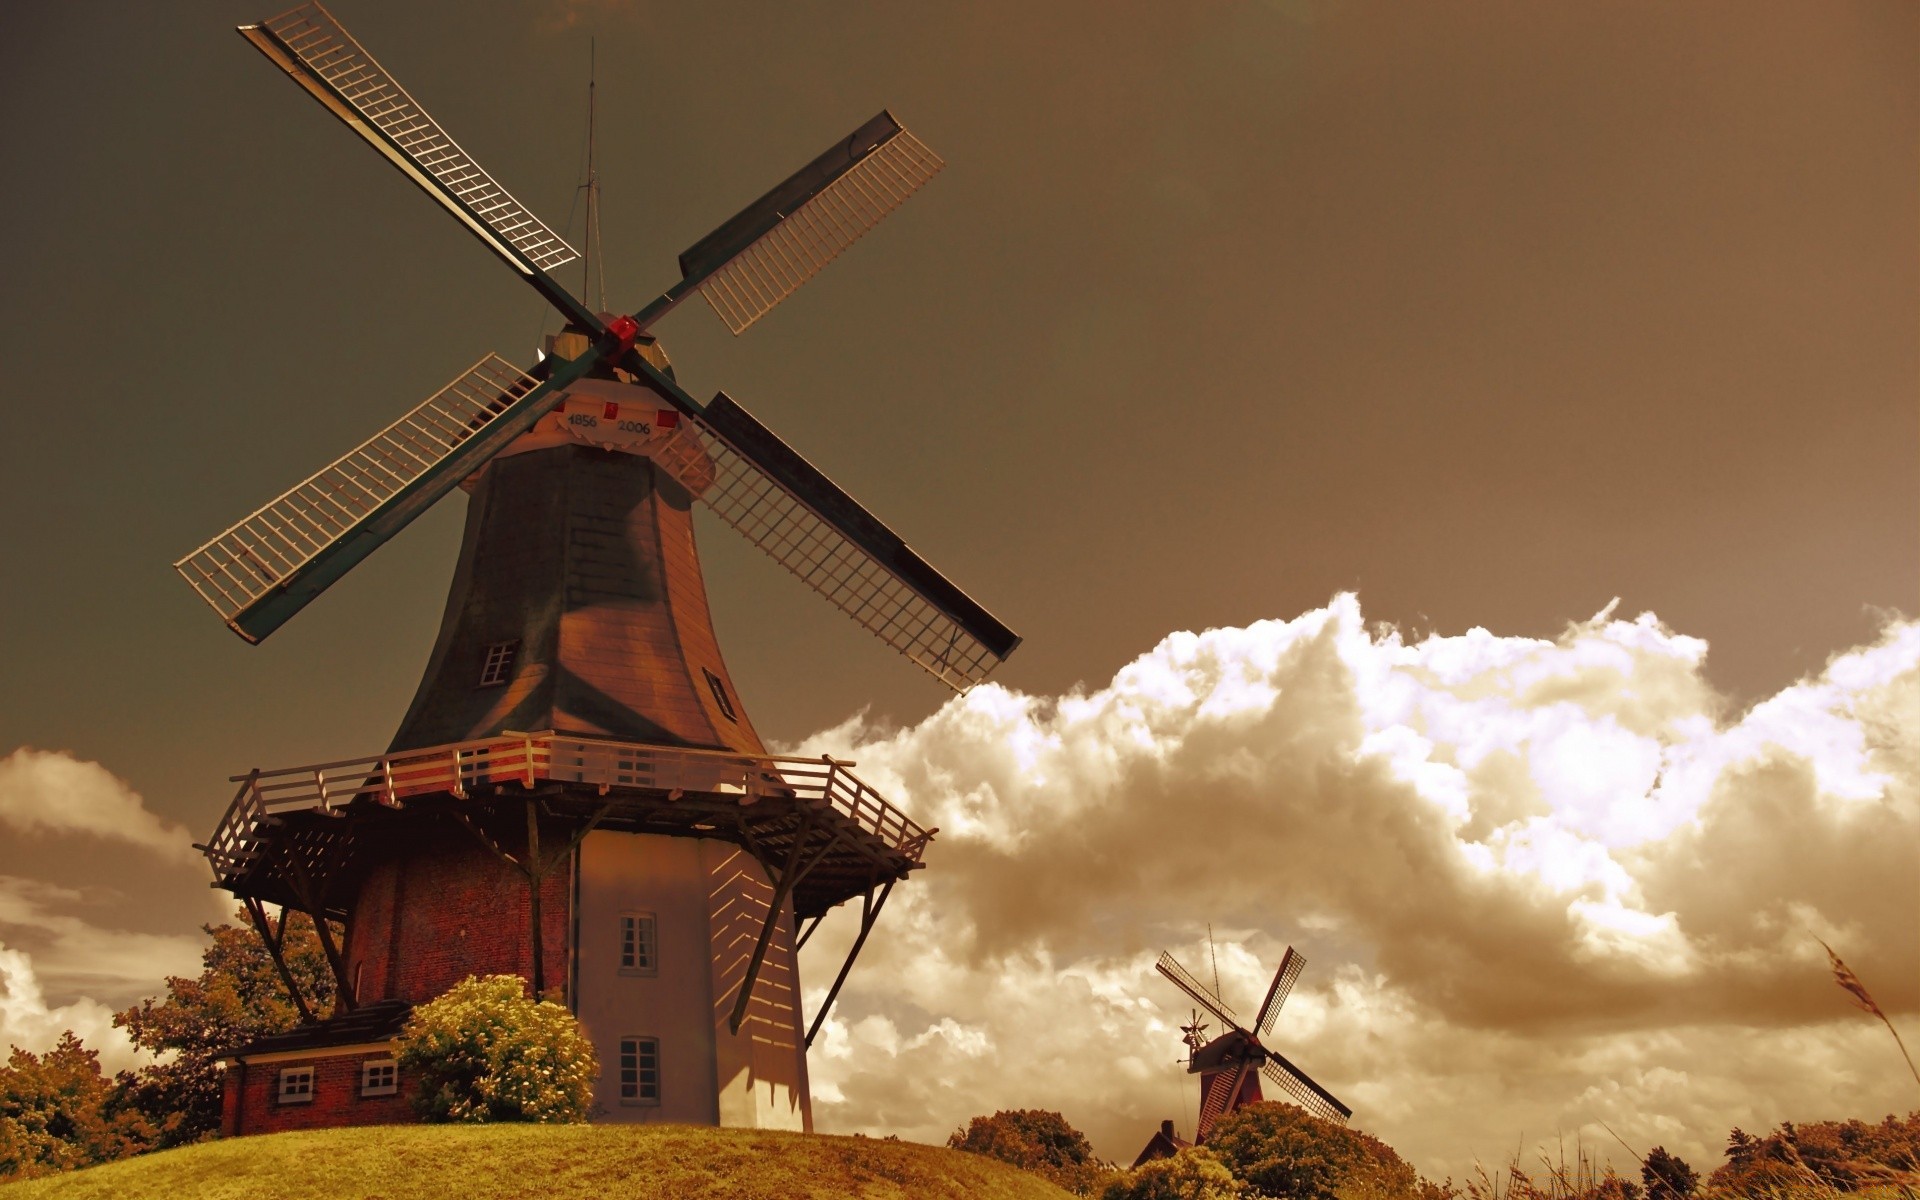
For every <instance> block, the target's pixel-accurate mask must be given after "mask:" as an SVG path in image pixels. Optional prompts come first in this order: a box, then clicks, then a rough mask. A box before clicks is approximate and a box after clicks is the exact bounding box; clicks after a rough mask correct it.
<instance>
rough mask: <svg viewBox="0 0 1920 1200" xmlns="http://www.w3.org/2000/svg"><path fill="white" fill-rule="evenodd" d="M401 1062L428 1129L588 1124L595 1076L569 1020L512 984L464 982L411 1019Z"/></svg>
mask: <svg viewBox="0 0 1920 1200" xmlns="http://www.w3.org/2000/svg"><path fill="white" fill-rule="evenodd" d="M397 1060H398V1062H399V1064H400V1069H401V1070H403V1071H407V1072H409V1073H411V1074H414V1075H415V1076H416V1077H417V1078H418V1079H419V1080H420V1090H419V1091H418V1092H417V1093H416V1094H415V1096H414V1100H413V1106H414V1109H415V1111H417V1112H418V1113H419V1114H420V1116H421V1117H422V1118H424V1119H425V1120H428V1121H462V1122H472V1123H479V1122H486V1121H537V1122H541V1123H555V1122H579V1121H585V1120H586V1119H587V1116H588V1114H589V1113H590V1112H591V1111H592V1108H593V1081H594V1079H595V1078H597V1077H598V1076H599V1074H600V1064H599V1060H598V1059H596V1058H595V1057H594V1053H593V1043H592V1042H590V1041H588V1040H587V1035H586V1033H585V1032H584V1031H583V1030H582V1029H581V1028H580V1023H579V1022H578V1021H576V1020H575V1019H574V1017H573V1014H572V1013H570V1012H568V1011H567V1010H566V1008H565V1006H563V1005H560V1004H556V1003H554V1002H553V1001H551V1000H538V1001H536V1000H534V999H532V998H531V997H529V996H528V995H527V985H526V981H525V980H523V979H521V978H520V977H519V976H518V975H488V976H486V977H485V978H480V977H475V976H469V977H467V978H466V979H463V980H461V981H460V982H459V983H456V984H454V985H453V986H452V987H450V988H448V989H447V990H446V991H445V992H442V993H441V994H440V995H439V996H438V997H436V998H434V999H432V1000H429V1001H427V1002H426V1003H425V1004H422V1005H420V1006H419V1007H418V1008H416V1009H414V1010H413V1015H412V1016H411V1017H409V1018H408V1019H407V1024H406V1027H405V1028H404V1029H402V1030H401V1031H400V1038H399V1054H398V1056H397Z"/></svg>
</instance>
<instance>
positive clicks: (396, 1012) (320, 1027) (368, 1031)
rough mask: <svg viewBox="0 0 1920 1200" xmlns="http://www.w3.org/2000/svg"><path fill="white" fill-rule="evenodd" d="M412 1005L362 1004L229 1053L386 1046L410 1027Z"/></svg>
mask: <svg viewBox="0 0 1920 1200" xmlns="http://www.w3.org/2000/svg"><path fill="white" fill-rule="evenodd" d="M412 1012H413V1005H411V1004H408V1003H407V1002H406V1001H404V1000H381V1001H377V1002H375V1003H373V1004H363V1005H361V1006H360V1007H359V1008H356V1009H354V1010H353V1011H352V1012H348V1013H342V1014H340V1015H339V1016H337V1017H328V1018H327V1019H326V1020H324V1021H316V1022H315V1023H313V1024H311V1025H299V1026H296V1027H294V1028H292V1029H289V1030H287V1032H285V1033H270V1034H268V1035H267V1036H265V1037H261V1038H255V1039H254V1040H253V1041H251V1042H248V1043H247V1044H246V1045H244V1046H241V1047H240V1048H238V1049H236V1050H233V1051H231V1052H230V1054H231V1057H234V1058H242V1059H244V1058H251V1057H253V1056H254V1055H256V1054H284V1053H286V1052H287V1051H290V1050H324V1049H326V1048H327V1047H329V1046H359V1045H364V1044H366V1043H368V1042H384V1041H387V1040H389V1039H391V1038H393V1037H394V1036H396V1035H397V1034H399V1032H400V1027H401V1026H402V1025H405V1024H406V1023H407V1016H408V1014H410V1013H412Z"/></svg>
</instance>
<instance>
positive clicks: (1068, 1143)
mask: <svg viewBox="0 0 1920 1200" xmlns="http://www.w3.org/2000/svg"><path fill="white" fill-rule="evenodd" d="M947 1147H948V1148H949V1149H952V1150H964V1151H966V1152H967V1153H969V1154H984V1155H986V1156H987V1157H988V1158H997V1159H999V1160H1000V1161H1001V1162H1004V1163H1012V1164H1013V1165H1014V1166H1016V1167H1019V1168H1021V1169H1022V1170H1026V1171H1032V1172H1033V1173H1034V1174H1036V1175H1038V1176H1040V1177H1041V1178H1043V1179H1045V1180H1047V1181H1048V1182H1050V1183H1052V1184H1053V1185H1055V1186H1056V1187H1060V1188H1064V1189H1065V1190H1067V1191H1069V1192H1072V1193H1073V1194H1074V1195H1076V1196H1090V1195H1092V1194H1093V1193H1095V1192H1096V1191H1098V1190H1099V1188H1100V1185H1101V1184H1102V1183H1103V1182H1105V1180H1106V1177H1107V1175H1108V1173H1109V1172H1110V1171H1111V1168H1110V1167H1109V1166H1107V1165H1105V1164H1103V1163H1101V1161H1100V1160H1099V1159H1097V1158H1095V1157H1094V1156H1093V1146H1092V1145H1091V1144H1090V1143H1088V1141H1087V1135H1086V1134H1084V1133H1081V1132H1080V1131H1079V1130H1078V1129H1075V1128H1074V1127H1073V1126H1071V1125H1069V1124H1067V1119H1066V1118H1065V1117H1063V1116H1061V1115H1060V1114H1059V1113H1057V1112H1048V1111H1046V1110H1045V1109H1039V1108H1016V1109H1002V1110H1000V1111H999V1112H996V1113H994V1114H993V1115H992V1116H990V1117H975V1118H973V1120H971V1121H969V1122H967V1125H966V1128H964V1129H956V1130H954V1131H953V1134H952V1136H950V1137H948V1138H947Z"/></svg>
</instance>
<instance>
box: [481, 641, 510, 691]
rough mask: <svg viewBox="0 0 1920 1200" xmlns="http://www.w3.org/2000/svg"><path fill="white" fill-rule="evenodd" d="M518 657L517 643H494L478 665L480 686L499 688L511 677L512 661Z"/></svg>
mask: <svg viewBox="0 0 1920 1200" xmlns="http://www.w3.org/2000/svg"><path fill="white" fill-rule="evenodd" d="M518 657H520V643H519V641H517V640H515V641H511V642H495V643H494V644H493V645H491V646H488V647H487V657H486V661H484V662H482V663H481V664H480V686H481V687H499V686H500V685H501V684H503V683H505V682H506V681H507V680H508V679H510V678H511V677H512V676H513V660H514V659H516V658H518Z"/></svg>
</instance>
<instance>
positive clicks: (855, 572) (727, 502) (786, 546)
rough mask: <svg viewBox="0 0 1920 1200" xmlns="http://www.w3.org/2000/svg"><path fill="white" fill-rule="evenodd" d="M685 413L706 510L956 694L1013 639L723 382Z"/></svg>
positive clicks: (1004, 651) (1011, 647)
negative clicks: (700, 455)
mask: <svg viewBox="0 0 1920 1200" xmlns="http://www.w3.org/2000/svg"><path fill="white" fill-rule="evenodd" d="M629 357H630V358H631V356H629ZM683 411H686V410H683ZM687 416H688V417H689V419H690V420H691V421H692V423H693V425H694V427H695V428H696V429H698V430H699V432H700V439H701V442H702V444H703V445H704V448H705V450H706V453H707V457H708V458H709V459H710V460H711V461H712V463H713V470H714V478H713V482H712V483H711V484H710V485H709V486H708V487H707V488H706V489H705V490H704V491H701V492H699V493H698V494H699V498H700V499H701V500H702V501H704V502H705V503H706V504H707V506H708V507H709V508H711V509H712V510H713V511H714V513H715V515H717V516H718V517H719V518H720V519H721V520H723V521H725V522H726V523H727V524H729V525H731V526H733V527H734V529H736V530H738V531H739V532H740V533H741V534H742V535H743V536H744V537H746V539H747V540H748V541H750V542H752V543H753V544H754V545H756V546H758V547H759V548H760V549H761V550H763V551H765V552H766V553H767V554H768V555H769V556H770V557H771V558H773V560H774V561H775V562H778V563H779V564H780V565H781V566H783V567H785V568H787V570H789V571H791V572H793V574H794V575H795V576H797V577H798V578H799V579H800V580H801V581H802V582H804V583H805V584H806V585H807V586H808V587H811V588H812V589H813V590H814V591H816V592H818V593H819V594H820V595H821V596H823V597H824V598H825V599H826V600H827V601H828V602H829V603H831V604H833V605H834V606H835V607H837V608H839V609H840V611H842V612H844V613H846V614H847V615H848V616H850V617H852V618H853V619H854V620H855V621H856V622H858V623H859V624H860V625H861V626H862V627H864V628H865V629H866V630H867V631H868V632H870V633H872V634H873V635H874V636H876V637H878V638H879V639H880V640H881V641H883V642H885V643H887V644H888V645H889V646H892V647H893V648H894V649H895V650H898V651H899V652H900V653H901V654H903V655H905V656H906V657H907V658H908V659H910V660H912V661H913V662H914V663H917V664H918V665H919V666H921V667H922V668H924V669H925V670H926V671H927V672H928V673H930V674H931V675H933V676H934V677H935V678H936V679H939V680H940V681H941V682H942V683H945V684H946V685H947V686H948V687H951V688H953V689H954V690H955V691H960V692H964V691H966V690H967V689H968V688H970V687H972V686H973V685H974V684H976V683H979V682H980V681H981V680H982V679H984V678H986V676H987V674H988V673H989V672H990V671H992V670H993V669H994V668H995V667H997V666H999V665H1000V663H1001V661H1002V660H1004V659H1005V658H1006V657H1007V655H1009V654H1011V653H1013V650H1014V648H1015V647H1016V646H1018V645H1019V644H1020V639H1019V637H1018V636H1017V635H1016V634H1014V632H1013V631H1012V630H1010V629H1008V628H1007V627H1006V626H1005V625H1003V624H1001V623H1000V622H999V621H998V620H996V619H994V617H993V615H992V614H991V613H989V612H987V610H986V609H984V608H982V607H980V605H979V604H977V603H976V602H975V601H974V600H973V599H972V598H971V597H969V596H968V595H967V594H966V593H965V592H963V591H961V590H960V589H959V588H958V587H956V586H955V585H954V584H953V583H952V582H951V581H949V580H948V579H947V577H946V576H944V575H942V574H941V573H940V572H939V571H937V570H935V569H934V568H933V567H932V566H931V565H929V564H928V563H927V562H926V560H925V559H923V558H921V557H920V556H919V555H918V554H915V553H914V552H913V550H912V549H911V548H910V547H908V546H907V544H906V543H905V542H903V541H901V540H900V538H899V536H898V535H896V534H895V533H894V532H893V531H892V530H891V529H888V528H887V527H886V526H885V525H884V524H882V523H881V522H880V520H879V518H877V517H875V516H874V515H873V514H872V513H870V512H868V511H867V510H866V509H865V508H864V507H862V506H861V505H860V504H859V502H858V501H856V500H854V499H853V498H852V497H851V496H849V495H847V494H846V493H845V492H843V491H841V490H840V489H839V488H838V487H837V486H835V485H834V483H833V481H832V480H830V479H828V478H827V477H826V476H825V475H823V474H821V473H820V472H819V471H818V470H817V469H815V468H814V467H813V465H812V464H811V463H809V462H807V460H806V459H804V458H802V457H801V456H800V455H799V454H798V453H797V452H795V451H794V450H793V448H792V447H790V446H788V445H787V444H786V443H785V442H784V441H782V440H781V439H780V438H779V437H778V436H777V435H776V434H774V433H773V432H772V431H770V430H768V429H767V428H766V426H764V425H762V424H760V422H758V421H756V420H754V418H753V417H752V415H751V414H749V413H748V412H747V411H746V410H745V409H744V408H741V407H740V406H739V404H737V403H736V402H735V401H734V400H733V398H732V397H730V396H728V395H727V394H726V393H725V392H722V393H720V394H719V395H718V396H716V397H715V398H714V401H713V403H711V404H709V405H707V406H706V409H705V411H704V412H702V413H694V412H691V411H688V412H687Z"/></svg>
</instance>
